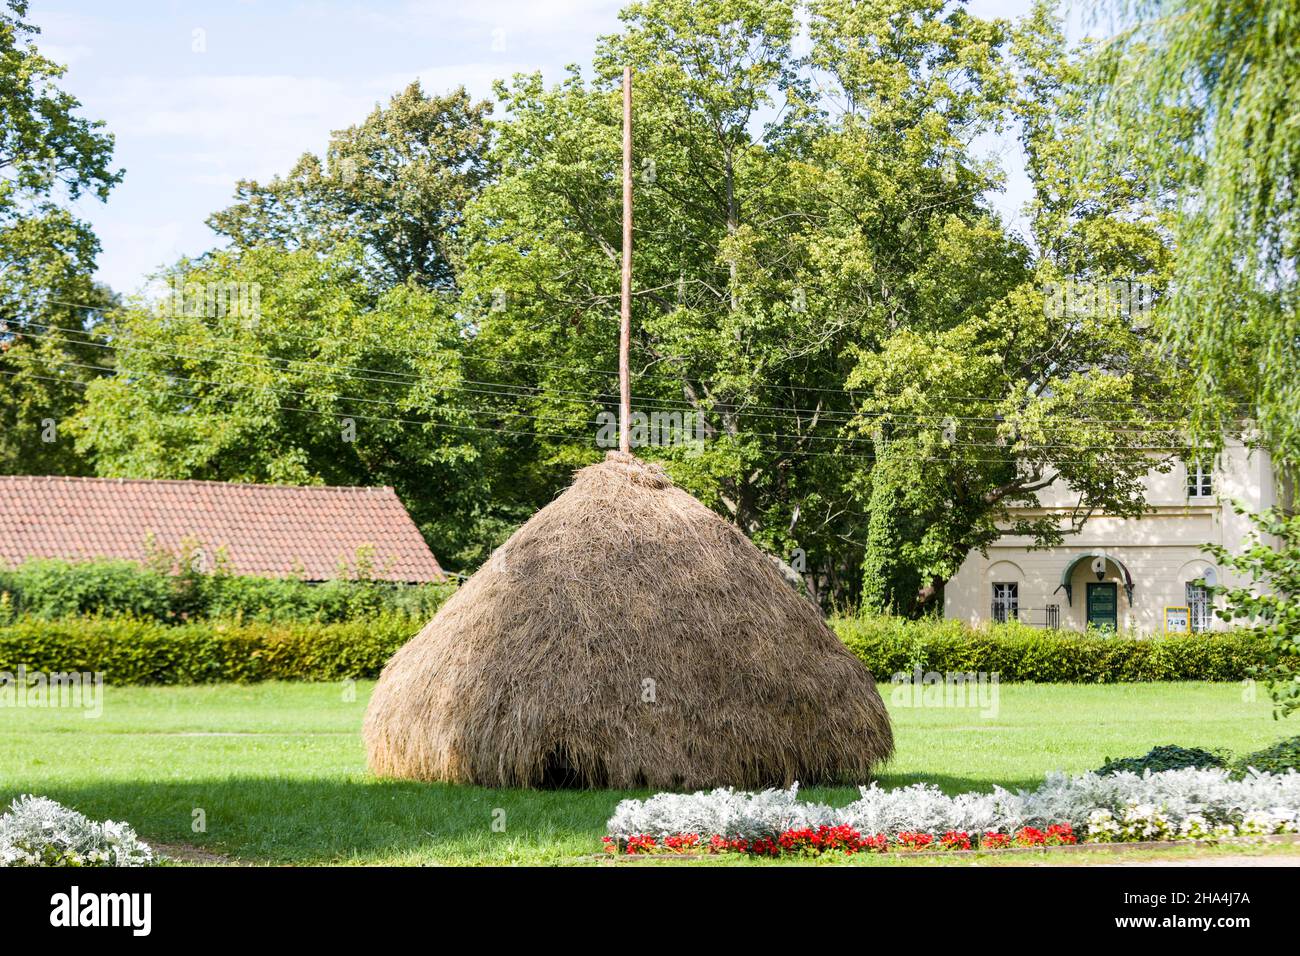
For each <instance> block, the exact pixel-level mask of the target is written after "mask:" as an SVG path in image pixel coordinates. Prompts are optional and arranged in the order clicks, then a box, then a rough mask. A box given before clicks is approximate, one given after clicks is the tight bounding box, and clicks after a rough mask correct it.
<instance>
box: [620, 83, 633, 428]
mask: <svg viewBox="0 0 1300 956" xmlns="http://www.w3.org/2000/svg"><path fill="white" fill-rule="evenodd" d="M620 317H621V322H620V327H619V331H618V389H619V408H618V447H619V450H620V451H623V452H631V451H632V435H631V431H630V429H631V419H632V382H631V374H630V373H629V371H628V368H629V360H628V352H629V351H630V350H631V348H632V68H631V67H630V66H625V67H623V302H622V311H621V316H620Z"/></svg>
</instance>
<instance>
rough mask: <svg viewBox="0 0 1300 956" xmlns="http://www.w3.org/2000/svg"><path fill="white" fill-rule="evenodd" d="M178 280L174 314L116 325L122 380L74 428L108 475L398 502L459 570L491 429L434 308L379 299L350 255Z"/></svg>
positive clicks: (419, 292) (264, 262) (297, 256)
mask: <svg viewBox="0 0 1300 956" xmlns="http://www.w3.org/2000/svg"><path fill="white" fill-rule="evenodd" d="M169 278H171V279H173V280H174V285H173V295H172V296H171V297H169V298H165V299H164V300H162V301H161V302H158V303H154V304H139V305H136V306H133V307H132V308H128V309H124V310H122V311H120V312H118V313H116V314H115V315H114V316H113V320H112V325H111V340H112V343H113V347H114V349H115V351H116V356H117V363H116V367H115V370H114V371H115V374H113V375H111V376H104V377H101V378H98V379H96V380H95V381H93V382H92V383H91V384H90V387H89V388H88V389H87V401H86V404H85V406H84V407H83V408H82V409H81V411H80V413H79V414H78V416H77V418H76V419H75V421H74V422H73V425H72V429H73V431H74V433H75V435H76V440H77V447H78V449H79V450H80V451H81V452H82V453H84V454H86V455H87V456H89V457H91V458H92V459H93V461H94V462H95V466H96V468H97V470H98V473H99V474H101V475H106V476H115V477H136V478H184V479H206V480H216V481H251V482H269V483H294V484H319V483H324V484H337V485H375V484H388V485H392V486H393V487H394V488H395V489H396V491H397V493H398V495H399V497H401V499H402V501H403V502H404V503H405V504H406V505H407V507H408V509H409V510H410V512H411V514H412V517H413V518H414V519H415V521H416V523H417V525H419V527H420V529H421V531H422V532H423V533H424V534H425V536H426V538H427V539H428V540H429V542H430V544H431V545H432V546H433V547H434V548H435V553H436V554H438V556H439V558H440V559H442V560H446V561H447V562H448V564H449V565H450V566H451V567H457V566H459V565H461V563H462V562H463V561H464V560H465V554H464V553H463V552H464V550H465V549H466V547H467V541H469V539H470V536H469V533H468V529H470V528H471V527H472V524H473V521H474V518H475V516H476V514H477V513H478V512H479V510H480V509H481V507H482V502H483V500H484V496H486V495H487V494H488V493H490V490H491V489H490V488H489V487H487V486H486V484H485V483H484V482H482V481H481V480H480V479H481V475H480V474H479V472H478V470H477V468H476V461H477V459H478V451H477V447H476V439H477V436H479V435H480V431H479V428H480V426H481V425H482V426H485V427H490V425H491V423H490V422H486V421H484V422H480V420H479V416H478V415H477V414H476V412H475V410H474V403H473V401H472V397H471V396H467V394H466V388H465V385H464V382H463V376H462V360H461V351H460V330H459V326H458V324H457V322H456V319H455V316H454V315H453V314H452V313H451V311H450V309H449V308H448V307H447V305H446V304H445V303H444V302H443V301H442V298H441V297H440V296H438V295H436V294H434V293H431V292H428V291H426V290H423V289H419V288H417V287H415V286H414V285H410V284H408V285H402V286H398V287H396V288H392V289H388V290H386V291H384V292H380V293H376V292H374V291H373V290H372V289H371V288H370V285H369V283H368V282H367V280H366V277H365V264H364V253H363V252H362V250H361V249H360V248H359V247H358V246H355V245H353V246H347V245H344V246H341V247H339V249H337V250H336V251H335V252H334V253H332V254H330V255H329V256H325V257H321V256H318V255H316V254H315V253H313V252H310V251H304V250H299V251H296V252H286V251H284V250H279V249H275V248H273V247H269V246H268V247H262V248H257V249H252V250H247V251H244V252H241V253H238V254H235V253H230V252H218V253H213V254H211V255H209V256H208V257H205V259H203V260H201V261H199V262H183V263H181V264H179V265H178V266H177V267H176V269H175V270H174V271H173V273H172V275H171V276H170V277H169ZM235 343H237V345H236V344H235ZM471 557H472V555H471Z"/></svg>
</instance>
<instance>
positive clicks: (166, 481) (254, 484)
mask: <svg viewBox="0 0 1300 956" xmlns="http://www.w3.org/2000/svg"><path fill="white" fill-rule="evenodd" d="M0 481H42V482H62V481H68V482H86V483H98V484H113V485H187V486H192V485H206V486H217V487H221V488H239V489H245V488H257V489H263V488H279V489H289V490H294V491H299V490H301V491H394V490H395V489H394V488H393V486H392V485H289V484H279V483H276V482H266V481H215V480H213V479H210V478H105V477H103V476H101V475H0Z"/></svg>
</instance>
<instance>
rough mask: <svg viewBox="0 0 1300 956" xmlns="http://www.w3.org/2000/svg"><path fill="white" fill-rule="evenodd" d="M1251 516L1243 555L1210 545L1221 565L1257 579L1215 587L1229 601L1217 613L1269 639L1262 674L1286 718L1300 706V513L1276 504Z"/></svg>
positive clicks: (1277, 713)
mask: <svg viewBox="0 0 1300 956" xmlns="http://www.w3.org/2000/svg"><path fill="white" fill-rule="evenodd" d="M1239 513H1241V512H1240V511H1239ZM1250 519H1251V520H1252V521H1253V522H1254V524H1255V528H1256V532H1257V534H1256V537H1255V541H1254V543H1253V544H1252V545H1251V547H1249V548H1247V549H1246V550H1245V551H1243V552H1242V553H1240V554H1233V553H1232V552H1230V551H1228V550H1227V549H1225V548H1223V547H1220V546H1219V545H1208V546H1207V547H1206V550H1207V551H1209V552H1210V553H1211V554H1213V555H1214V557H1215V558H1216V559H1217V561H1218V563H1219V565H1220V566H1221V567H1224V568H1227V569H1230V570H1233V571H1237V572H1238V573H1239V574H1241V575H1242V576H1243V577H1244V578H1245V579H1246V580H1248V581H1251V582H1253V583H1252V584H1251V585H1249V586H1245V587H1224V586H1219V587H1216V588H1215V589H1214V590H1215V591H1216V592H1217V593H1219V594H1222V595H1223V596H1224V600H1225V604H1226V607H1225V608H1224V609H1222V610H1220V611H1219V612H1218V614H1219V616H1220V617H1222V618H1223V619H1224V620H1226V621H1230V622H1236V623H1237V624H1238V625H1239V626H1244V627H1253V628H1255V629H1256V630H1257V631H1258V632H1259V633H1261V634H1262V635H1263V636H1264V637H1265V638H1267V639H1268V650H1267V652H1266V654H1265V660H1264V665H1263V667H1262V668H1261V676H1262V677H1263V678H1264V680H1265V681H1267V683H1268V688H1269V691H1270V693H1271V694H1272V697H1273V702H1274V716H1276V717H1286V716H1288V715H1290V714H1292V713H1294V712H1295V711H1297V710H1300V666H1297V660H1298V659H1300V599H1297V595H1300V515H1296V514H1292V513H1287V512H1286V511H1283V510H1281V509H1277V508H1273V509H1270V510H1268V511H1265V512H1263V513H1262V514H1252V515H1250ZM1258 585H1264V586H1265V590H1263V591H1261V589H1260V588H1259V587H1258Z"/></svg>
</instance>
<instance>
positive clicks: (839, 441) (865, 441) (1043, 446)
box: [43, 333, 1190, 457]
mask: <svg viewBox="0 0 1300 956" xmlns="http://www.w3.org/2000/svg"><path fill="white" fill-rule="evenodd" d="M43 334H44V333H43ZM80 344H89V345H96V346H97V347H101V348H115V349H120V350H125V351H140V352H145V353H148V354H161V355H167V356H169V357H172V358H186V357H188V356H187V355H186V353H177V352H172V351H159V350H151V349H148V348H144V347H138V346H108V345H103V344H101V343H80ZM234 364H238V365H242V366H247V367H251V368H257V369H260V370H264V371H279V369H277V368H275V367H273V366H266V365H261V364H258V363H245V362H240V363H234ZM63 367H70V368H82V369H87V370H90V371H110V372H112V373H113V374H114V375H116V373H117V371H118V370H116V369H112V370H110V369H104V368H103V367H101V366H95V365H87V364H85V363H79V362H70V361H67V362H64V363H63ZM128 374H129V373H128ZM152 374H154V375H158V374H161V373H156V372H155V373H152ZM167 378H169V379H171V380H179V381H187V382H191V383H195V384H199V385H207V386H210V387H213V388H223V389H230V388H239V389H247V388H271V387H272V386H269V385H258V384H257V383H239V382H214V381H211V380H208V379H202V378H197V377H194V376H177V375H171V374H167ZM277 389H278V391H280V392H286V393H288V394H291V395H298V396H301V397H311V396H313V395H316V394H319V393H316V392H312V391H308V390H303V389H292V388H283V387H277ZM196 394H197V393H196ZM323 397H326V398H329V399H331V400H333V401H340V402H358V403H362V404H366V405H377V406H380V407H384V408H401V407H404V406H406V405H407V403H404V402H394V401H391V400H385V399H374V398H365V397H362V396H353V395H339V394H337V393H326V394H325V395H324V396H323ZM426 407H427V408H428V410H430V411H440V412H452V413H460V414H466V415H474V416H492V415H497V414H501V415H505V416H507V417H515V418H527V419H530V420H534V421H537V422H543V423H551V422H565V421H568V420H569V419H568V418H563V417H557V416H546V415H536V414H532V413H529V412H521V411H517V410H513V409H510V410H507V409H473V408H465V407H463V406H452V405H430V406H426ZM744 435H745V436H747V437H751V438H771V439H788V440H792V441H796V442H808V441H816V442H834V443H835V444H836V445H843V446H855V445H870V444H873V443H874V439H872V438H852V437H843V436H836V435H799V434H792V433H785V432H756V431H746V432H744ZM945 444H947V445H950V446H965V447H972V448H994V447H998V448H1001V447H1005V446H1006V444H1008V442H1003V443H997V442H991V443H990V442H968V441H957V440H956V439H955V438H953V439H952V440H945ZM1009 444H1012V445H1015V446H1016V447H1019V448H1022V449H1025V450H1029V449H1031V448H1033V449H1040V450H1047V449H1054V448H1070V447H1074V448H1079V449H1080V450H1102V449H1109V448H1112V447H1114V446H1112V445H1093V446H1080V445H1077V444H1076V443H1065V444H1052V443H1039V444H1036V445H1029V444H1025V443H1023V442H1009ZM1122 447H1123V448H1125V449H1129V450H1134V451H1160V450H1164V449H1166V448H1169V447H1171V445H1170V443H1162V444H1161V445H1156V446H1140V445H1125V446H1122ZM1172 447H1178V448H1181V447H1190V446H1172ZM867 457H874V456H867Z"/></svg>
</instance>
